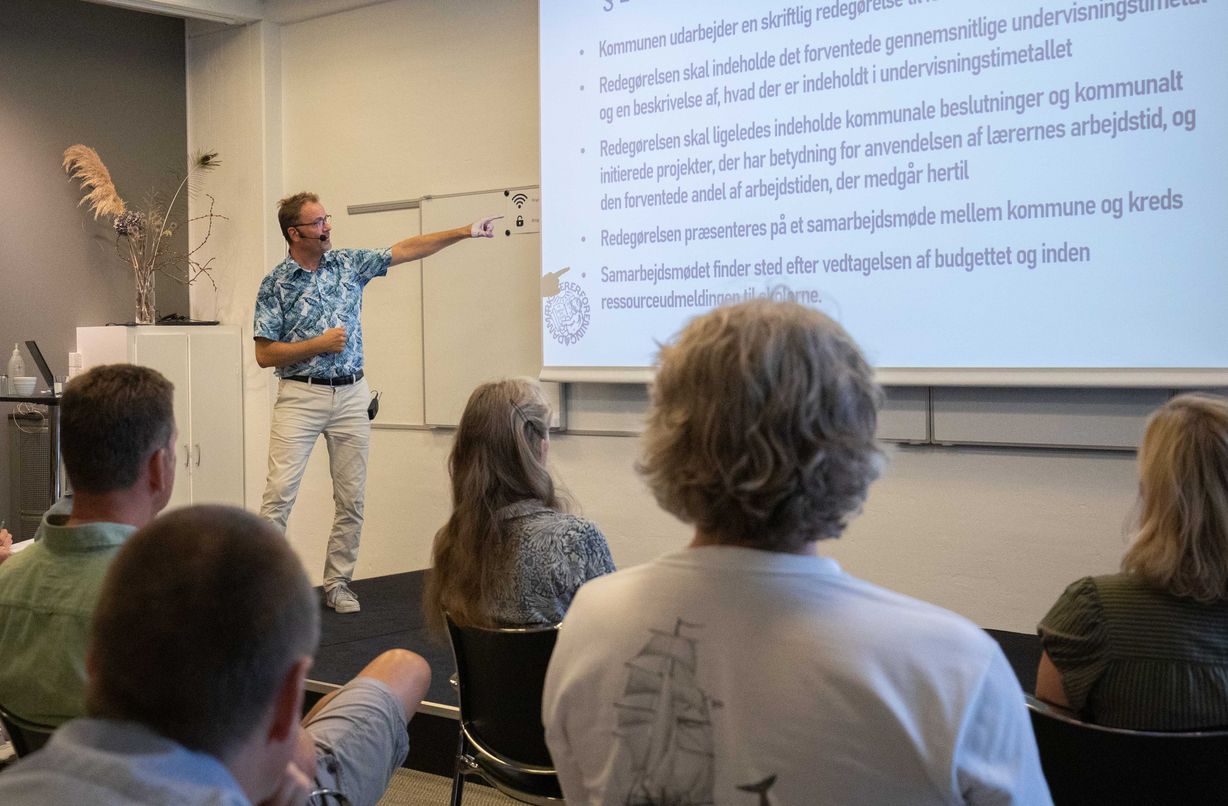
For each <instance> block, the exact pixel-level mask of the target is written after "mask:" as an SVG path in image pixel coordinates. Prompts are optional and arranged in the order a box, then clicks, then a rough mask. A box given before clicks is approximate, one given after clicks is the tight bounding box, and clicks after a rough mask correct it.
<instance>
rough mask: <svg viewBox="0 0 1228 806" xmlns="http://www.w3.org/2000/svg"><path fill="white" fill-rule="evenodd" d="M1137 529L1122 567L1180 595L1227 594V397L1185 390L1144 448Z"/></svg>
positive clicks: (1150, 431) (1156, 420) (1157, 421)
mask: <svg viewBox="0 0 1228 806" xmlns="http://www.w3.org/2000/svg"><path fill="white" fill-rule="evenodd" d="M1138 470H1139V497H1138V506H1137V519H1138V520H1137V532H1136V534H1135V536H1134V541H1133V543H1132V544H1131V546H1130V548H1129V550H1128V551H1127V552H1126V554H1125V557H1123V558H1122V568H1123V569H1124V570H1125V571H1127V572H1130V573H1134V574H1138V575H1139V576H1141V577H1142V578H1144V579H1146V580H1148V581H1149V582H1150V583H1152V584H1153V585H1155V586H1156V587H1159V588H1161V589H1163V590H1166V591H1168V592H1169V593H1171V594H1173V595H1174V596H1181V597H1185V598H1189V599H1193V600H1195V601H1198V602H1215V601H1220V600H1224V599H1228V399H1226V398H1223V397H1219V396H1217V395H1206V394H1186V395H1178V396H1177V397H1174V398H1173V399H1172V400H1170V401H1168V402H1167V403H1165V404H1164V405H1163V406H1161V407H1160V408H1159V409H1157V410H1156V411H1155V412H1154V413H1153V414H1152V415H1151V419H1150V420H1148V422H1147V431H1146V433H1145V435H1144V436H1143V444H1142V446H1141V447H1140V448H1139V452H1138Z"/></svg>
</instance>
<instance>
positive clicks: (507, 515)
mask: <svg viewBox="0 0 1228 806" xmlns="http://www.w3.org/2000/svg"><path fill="white" fill-rule="evenodd" d="M553 511H554V510H552V509H550V508H549V507H547V506H546V505H545V504H543V503H542V502H541V501H538V500H537V499H536V498H526V499H525V500H523V501H517V502H516V503H514V504H508V505H507V506H505V507H502V508H501V509H499V510H498V511H497V512H495V517H496V518H498V519H499V520H510V519H512V518H523V517H524V516H525V515H532V514H534V513H536V512H553Z"/></svg>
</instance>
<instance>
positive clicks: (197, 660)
mask: <svg viewBox="0 0 1228 806" xmlns="http://www.w3.org/2000/svg"><path fill="white" fill-rule="evenodd" d="M79 504H80V499H78V505H79ZM318 638H319V605H318V604H317V602H316V598H315V595H314V592H313V591H312V589H311V585H310V583H309V582H308V581H307V577H306V575H305V574H304V573H303V569H302V565H301V563H300V562H299V560H298V558H297V557H296V556H295V555H294V553H293V551H291V549H290V547H289V544H288V543H287V542H286V540H285V538H284V537H282V535H281V533H280V531H278V530H277V529H276V528H275V527H273V526H272V525H270V524H269V523H268V522H267V521H265V520H263V519H261V518H258V517H257V516H255V515H252V514H250V513H246V512H244V511H242V510H239V509H234V508H230V507H192V508H187V509H181V510H177V511H176V512H173V513H171V514H169V515H167V516H165V517H163V518H160V519H158V520H156V521H154V522H153V523H152V524H151V525H149V526H148V527H146V528H144V529H142V530H141V531H139V532H137V533H136V534H135V535H134V536H133V537H132V538H131V539H130V540H129V541H128V544H127V545H126V546H125V547H124V549H123V550H122V551H121V552H120V553H119V556H118V557H117V558H116V559H115V562H114V563H113V566H112V569H111V571H110V573H109V575H108V576H107V580H106V583H105V585H104V587H103V591H102V596H101V598H100V600H99V603H98V610H97V614H96V618H95V621H94V633H93V640H92V642H91V644H90V654H89V663H90V679H89V689H88V694H87V710H88V714H89V716H88V717H87V718H82V719H77V720H73V721H71V722H69V723H67V724H65V725H64V726H63V727H61V728H60V729H59V730H58V731H56V733H55V735H54V736H52V738H51V741H50V742H49V743H48V745H47V746H46V747H45V748H43V749H42V750H40V751H39V752H38V753H34V754H32V755H30V756H29V757H27V758H25V759H22V760H21V761H19V762H18V763H17V764H15V765H14V766H13V767H12V768H11V769H9V770H6V771H5V772H4V773H3V774H2V775H0V802H2V803H31V804H44V803H45V804H53V803H89V804H103V805H104V806H108V805H110V804H136V803H140V804H165V805H166V806H170V805H171V804H175V806H180V804H204V803H209V804H247V803H249V802H250V803H269V804H302V803H304V802H305V801H306V797H307V794H308V792H309V791H310V790H311V789H313V788H316V787H320V788H327V789H330V790H333V791H339V792H341V793H342V794H343V795H345V796H347V797H348V799H349V801H350V802H351V803H353V804H355V805H356V806H358V805H359V804H374V803H376V802H377V801H378V800H379V798H380V796H381V795H382V793H383V791H384V788H385V787H386V785H387V782H388V780H389V778H390V777H391V776H392V774H393V772H395V770H396V769H397V767H398V766H399V765H400V763H401V762H402V761H403V760H404V758H405V754H406V752H407V749H408V739H407V734H406V720H407V717H408V715H409V714H411V713H412V712H413V710H414V708H416V706H417V704H418V701H419V700H420V699H421V697H422V695H423V694H424V693H425V691H426V687H427V685H428V683H429V680H430V671H429V668H427V667H426V662H425V661H423V660H422V659H421V658H420V657H418V656H417V655H414V654H413V653H411V652H407V651H405V650H392V651H391V652H388V653H385V654H384V655H381V656H380V657H379V658H377V659H376V660H375V661H374V662H373V663H372V664H370V665H369V666H368V667H367V668H366V669H364V670H363V672H362V673H361V674H360V676H359V677H358V678H357V679H355V680H354V681H352V682H351V683H349V684H348V685H346V686H344V687H342V688H341V689H340V690H339V691H337V692H335V693H334V694H333V695H331V696H330V697H329V698H326V700H324V701H321V703H320V704H319V705H317V706H316V707H315V708H314V709H313V710H312V711H311V713H309V714H308V715H307V717H305V718H304V719H303V720H302V723H301V725H300V721H299V717H300V715H301V714H302V707H303V696H304V694H303V690H304V686H303V684H304V680H305V677H306V674H307V670H308V668H309V667H310V666H311V658H312V655H313V654H314V652H315V648H316V643H317V640H318ZM312 776H314V777H315V781H314V782H313V781H312V780H311V778H312ZM330 802H333V801H330ZM336 802H341V801H339V800H338V801H336Z"/></svg>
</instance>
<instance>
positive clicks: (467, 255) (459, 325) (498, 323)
mask: <svg viewBox="0 0 1228 806" xmlns="http://www.w3.org/2000/svg"><path fill="white" fill-rule="evenodd" d="M522 195H523V196H526V197H528V198H527V199H525V200H523V201H522V200H521V199H520V196H522ZM514 200H515V201H514ZM534 209H540V195H539V192H538V189H537V188H536V187H530V188H525V187H520V188H506V189H502V188H501V189H499V190H493V191H479V192H476V193H459V194H454V195H448V196H433V197H426V198H423V200H422V206H421V213H422V231H423V232H435V231H437V230H442V229H449V228H452V227H457V226H460V225H461V224H467V223H470V222H472V221H475V220H477V219H479V218H482V217H484V216H489V215H503V216H504V218H503V219H502V220H501V221H499V222H497V224H499V225H500V227H499V228H498V229H497V230H496V235H495V237H494V238H492V239H474V240H472V241H468V242H464V243H460V244H457V245H455V246H452V247H450V248H448V249H445V250H443V251H442V252H439V253H437V254H435V255H432V256H431V257H428V258H425V259H423V261H422V349H423V387H424V395H425V421H426V424H427V425H438V426H454V425H456V424H457V423H458V422H459V421H460V416H461V412H462V411H464V408H465V401H466V400H468V399H469V393H470V392H472V391H473V388H474V387H475V386H477V385H478V384H479V383H482V382H483V381H487V380H490V379H492V378H499V377H509V376H519V375H526V376H531V377H534V378H536V377H537V376H538V375H539V374H540V372H541V327H540V325H539V324H538V322H539V321H540V318H541V315H540V309H541V297H540V288H541V284H540V278H541V234H540V221H534V220H533V216H532V215H531V214H530V215H529V216H528V217H526V216H525V213H526V212H527V211H531V210H534ZM518 218H525V221H524V224H523V226H519V227H518V226H517V223H516V222H517V219H518ZM534 230H537V231H534Z"/></svg>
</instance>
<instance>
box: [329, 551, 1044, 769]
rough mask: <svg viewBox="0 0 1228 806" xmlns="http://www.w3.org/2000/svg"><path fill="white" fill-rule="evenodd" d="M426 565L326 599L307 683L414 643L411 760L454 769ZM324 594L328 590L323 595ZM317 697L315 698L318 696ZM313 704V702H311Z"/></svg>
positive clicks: (1026, 638)
mask: <svg viewBox="0 0 1228 806" xmlns="http://www.w3.org/2000/svg"><path fill="white" fill-rule="evenodd" d="M424 576H425V572H424V571H409V572H407V573H403V574H392V575H390V576H384V577H375V578H373V579H362V580H358V581H357V582H353V583H351V585H350V587H351V588H352V589H353V591H354V593H355V594H357V595H358V598H359V600H360V601H361V602H362V611H361V612H360V613H356V614H350V615H339V614H337V613H334V612H333V611H332V610H330V609H328V608H326V607H324V606H323V604H321V610H322V612H321V614H320V649H319V651H318V652H317V653H316V659H315V665H314V667H313V668H312V670H311V673H310V678H311V683H309V685H308V688H309V690H310V691H311V692H314V694H315V697H316V698H318V696H319V695H320V694H322V693H324V692H326V691H327V690H329V689H330V688H332V687H333V686H338V685H341V684H343V683H345V682H346V681H348V680H350V679H351V678H353V677H354V675H356V674H357V673H358V672H359V671H360V670H361V669H362V667H363V666H365V665H366V664H367V662H368V661H370V660H371V659H372V658H374V657H375V656H376V655H378V654H379V653H381V652H383V651H384V650H386V649H392V648H394V647H400V648H403V649H410V650H413V651H414V652H417V653H418V654H419V655H421V656H422V657H424V658H426V660H427V662H428V663H430V664H431V672H432V674H431V688H430V690H429V692H428V693H427V697H426V701H425V702H424V704H423V708H422V709H421V710H420V711H419V714H418V716H416V717H414V719H413V721H412V722H410V730H409V732H410V746H411V748H412V750H411V751H410V754H409V760H408V761H407V762H406V766H408V767H412V768H414V769H419V770H425V771H427V772H432V773H435V774H437V775H451V769H452V768H451V764H452V758H453V755H454V754H455V751H456V741H457V734H456V723H455V721H454V720H455V718H456V714H455V707H456V695H455V694H454V693H453V691H452V687H451V686H450V685H449V684H448V678H449V677H450V676H451V675H452V673H453V672H455V671H456V666H455V664H454V663H453V661H452V650H451V649H450V648H449V646H448V643H447V639H441V640H436V639H435V638H434V637H432V636H431V635H430V634H429V632H428V631H427V628H426V624H425V622H424V620H423V617H422V607H421V602H422V584H423V578H424ZM321 602H323V596H322V595H321ZM986 632H988V633H989V635H990V636H992V637H993V638H994V640H996V641H997V642H998V644H999V645H1000V646H1001V647H1002V651H1003V652H1004V653H1005V654H1006V659H1007V660H1008V661H1010V664H1011V668H1013V669H1014V670H1015V674H1016V676H1017V677H1018V678H1019V682H1020V685H1021V687H1022V688H1023V690H1024V691H1027V692H1029V693H1031V692H1032V691H1033V690H1034V689H1035V688H1036V665H1037V663H1038V662H1039V661H1040V641H1039V639H1037V637H1036V636H1035V635H1030V634H1027V633H1016V632H1004V631H1001V630H986ZM312 701H314V698H312ZM309 704H310V703H309Z"/></svg>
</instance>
